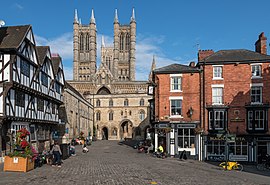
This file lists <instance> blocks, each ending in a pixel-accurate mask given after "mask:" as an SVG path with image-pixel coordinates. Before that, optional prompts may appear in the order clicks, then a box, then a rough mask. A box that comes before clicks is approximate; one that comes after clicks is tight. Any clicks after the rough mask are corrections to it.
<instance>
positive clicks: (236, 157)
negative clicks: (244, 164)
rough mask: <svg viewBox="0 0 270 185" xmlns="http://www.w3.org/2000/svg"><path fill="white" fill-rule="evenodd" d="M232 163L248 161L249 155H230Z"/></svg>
mask: <svg viewBox="0 0 270 185" xmlns="http://www.w3.org/2000/svg"><path fill="white" fill-rule="evenodd" d="M229 160H230V161H248V156H247V155H230V156H229Z"/></svg>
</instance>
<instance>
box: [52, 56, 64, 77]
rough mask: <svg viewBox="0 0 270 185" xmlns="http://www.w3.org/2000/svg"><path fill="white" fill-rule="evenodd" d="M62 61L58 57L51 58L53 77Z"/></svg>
mask: <svg viewBox="0 0 270 185" xmlns="http://www.w3.org/2000/svg"><path fill="white" fill-rule="evenodd" d="M61 61H62V59H61V57H60V56H58V57H52V66H53V73H54V75H56V74H57V72H58V69H59V65H60V63H61Z"/></svg>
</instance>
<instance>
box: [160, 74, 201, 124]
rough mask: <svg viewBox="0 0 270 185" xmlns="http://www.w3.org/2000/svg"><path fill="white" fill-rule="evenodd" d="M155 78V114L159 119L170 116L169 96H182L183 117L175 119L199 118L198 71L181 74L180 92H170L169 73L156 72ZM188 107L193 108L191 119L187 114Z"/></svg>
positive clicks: (193, 119)
mask: <svg viewBox="0 0 270 185" xmlns="http://www.w3.org/2000/svg"><path fill="white" fill-rule="evenodd" d="M155 80H156V84H157V87H156V91H155V93H156V94H155V115H156V116H157V117H158V118H159V120H160V121H162V120H164V118H165V116H170V99H169V97H170V96H177V97H179V96H182V97H183V101H182V116H183V118H181V119H178V120H177V121H180V120H181V121H199V120H200V86H199V73H193V74H190V73H188V74H182V92H170V74H156V75H155ZM190 107H192V109H193V110H194V111H193V115H192V120H191V119H190V118H189V117H188V115H187V113H188V110H189V108H190ZM162 118H163V119H162ZM175 121H176V120H175Z"/></svg>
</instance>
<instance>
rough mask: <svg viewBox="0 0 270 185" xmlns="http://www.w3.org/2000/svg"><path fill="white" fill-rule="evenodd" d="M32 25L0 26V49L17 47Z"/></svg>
mask: <svg viewBox="0 0 270 185" xmlns="http://www.w3.org/2000/svg"><path fill="white" fill-rule="evenodd" d="M30 28H31V25H23V26H8V27H0V49H17V48H18V47H19V46H20V44H21V43H22V41H23V39H24V37H25V36H26V34H27V32H28V30H29V29H30Z"/></svg>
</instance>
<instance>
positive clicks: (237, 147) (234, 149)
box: [228, 141, 248, 156]
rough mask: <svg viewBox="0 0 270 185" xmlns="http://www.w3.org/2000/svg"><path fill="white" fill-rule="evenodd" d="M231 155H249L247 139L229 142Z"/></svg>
mask: <svg viewBox="0 0 270 185" xmlns="http://www.w3.org/2000/svg"><path fill="white" fill-rule="evenodd" d="M228 153H229V156H230V155H248V143H247V142H246V141H236V142H235V143H229V152H228Z"/></svg>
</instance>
